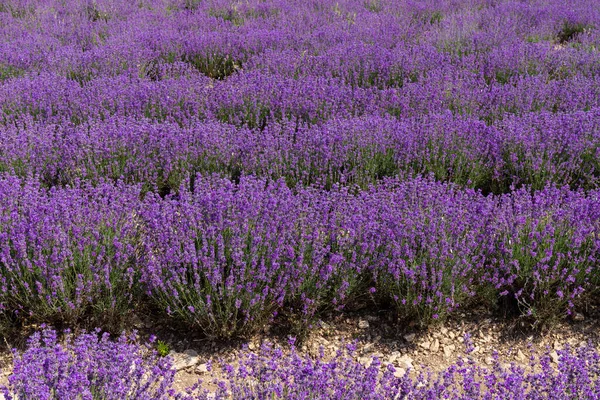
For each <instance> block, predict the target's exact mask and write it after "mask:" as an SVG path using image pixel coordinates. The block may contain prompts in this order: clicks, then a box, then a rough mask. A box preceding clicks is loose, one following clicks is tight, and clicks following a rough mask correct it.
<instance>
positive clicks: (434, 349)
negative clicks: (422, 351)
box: [429, 339, 440, 353]
mask: <svg viewBox="0 0 600 400" xmlns="http://www.w3.org/2000/svg"><path fill="white" fill-rule="evenodd" d="M439 349H440V341H439V340H437V339H435V340H434V341H433V343H431V347H430V348H429V350H431V352H432V353H437V352H438V350H439Z"/></svg>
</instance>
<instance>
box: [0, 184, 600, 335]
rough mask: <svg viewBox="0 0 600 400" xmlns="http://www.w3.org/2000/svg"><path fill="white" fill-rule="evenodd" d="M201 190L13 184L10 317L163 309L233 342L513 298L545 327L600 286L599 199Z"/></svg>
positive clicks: (6, 264)
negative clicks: (295, 327)
mask: <svg viewBox="0 0 600 400" xmlns="http://www.w3.org/2000/svg"><path fill="white" fill-rule="evenodd" d="M185 186H190V184H189V183H188V184H187V185H185ZM193 186H194V189H193V190H192V191H190V190H187V189H186V188H185V187H182V189H181V190H180V191H179V193H178V194H177V195H169V196H166V197H165V198H162V197H160V196H159V195H158V194H154V193H148V194H146V195H145V196H144V197H143V198H141V197H140V190H141V187H140V186H139V185H138V186H131V185H125V184H118V185H113V184H107V183H104V184H99V185H96V186H91V185H89V184H88V183H80V184H78V185H76V186H73V187H68V188H63V189H59V188H52V189H49V190H48V189H44V188H43V187H41V186H40V184H39V181H38V180H36V179H31V180H21V179H19V178H16V177H12V176H4V177H3V178H2V179H1V180H0V187H1V190H0V205H1V206H0V210H1V211H0V238H1V240H0V285H1V286H0V289H1V290H0V307H2V310H3V313H2V314H3V316H4V319H5V320H7V321H10V320H17V321H21V322H23V321H28V320H29V321H35V322H46V321H54V322H66V323H76V322H78V321H83V320H88V321H93V322H94V323H96V324H101V325H102V326H109V325H111V324H116V325H115V326H118V323H119V322H122V321H123V320H124V319H126V317H127V315H130V313H131V312H134V311H140V312H143V306H145V305H147V304H148V303H150V304H153V305H154V306H155V307H157V308H158V310H160V311H161V312H164V313H166V314H167V315H168V316H170V317H171V318H172V319H173V320H174V321H179V322H182V323H184V324H186V325H187V326H189V327H192V328H194V329H197V330H200V331H203V332H204V333H205V334H206V335H208V336H213V337H230V336H237V335H244V334H248V333H252V332H255V331H256V330H257V329H261V328H263V327H264V326H265V324H270V323H272V322H273V320H274V319H275V318H276V317H281V318H283V319H284V320H285V319H286V318H288V319H289V317H293V318H291V319H292V320H295V321H300V322H306V321H309V320H310V319H311V318H312V317H313V316H314V315H315V314H317V313H320V312H326V311H335V310H341V309H343V308H344V306H346V305H352V304H370V303H371V302H372V301H375V302H376V303H378V304H381V305H386V304H387V305H391V306H394V307H395V308H396V309H397V311H398V315H399V316H400V317H401V318H410V319H414V320H416V321H418V322H420V323H423V324H426V323H427V322H428V321H431V320H436V319H440V318H443V317H444V316H445V315H447V314H448V313H450V312H452V311H454V310H456V309H457V308H459V307H466V306H468V305H469V302H470V301H471V300H473V299H478V300H481V299H484V300H486V301H487V305H488V307H490V308H494V307H495V306H496V304H495V303H496V302H497V297H498V296H499V297H500V298H503V299H506V301H505V302H504V304H503V305H502V307H504V308H507V309H513V311H517V312H518V314H522V315H523V316H525V317H528V318H530V320H531V321H532V322H534V323H536V322H546V321H548V320H549V319H551V318H557V317H564V316H565V315H567V314H568V313H570V312H572V311H573V308H574V307H575V306H576V304H577V301H578V300H581V299H584V298H585V297H584V296H586V295H590V294H592V293H594V292H595V291H596V290H597V289H598V288H599V285H600V279H599V278H600V277H599V275H598V271H599V269H598V257H599V255H600V236H599V230H600V199H599V197H598V196H599V193H598V192H595V191H592V192H589V193H584V192H582V191H572V190H569V189H568V188H556V187H547V188H545V189H543V190H539V191H534V192H530V191H528V190H527V189H521V190H517V191H515V192H513V193H511V194H506V195H500V196H483V195H482V194H481V193H479V192H477V191H473V190H462V189H459V188H457V187H455V186H454V185H451V184H443V183H438V182H435V181H433V180H430V179H424V178H416V179H413V180H408V181H399V180H386V181H385V182H384V183H383V184H381V185H378V186H374V187H370V188H368V189H366V190H363V191H353V190H352V189H351V188H347V187H338V186H335V187H333V188H332V189H331V190H329V191H324V190H319V189H315V188H297V189H296V190H295V191H293V190H292V189H290V188H289V187H287V186H286V185H285V182H284V181H281V180H280V181H269V180H265V179H259V178H252V177H242V178H241V180H240V182H239V184H236V183H233V182H231V181H230V180H228V179H223V178H219V177H212V178H211V177H202V176H200V175H199V176H197V177H196V179H195V180H194V183H193ZM146 311H147V310H146Z"/></svg>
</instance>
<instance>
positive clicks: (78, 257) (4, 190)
mask: <svg viewBox="0 0 600 400" xmlns="http://www.w3.org/2000/svg"><path fill="white" fill-rule="evenodd" d="M0 188H1V189H0V288H1V290H0V308H1V309H2V310H3V312H4V313H9V314H12V315H15V316H16V317H19V318H21V319H25V320H27V319H31V320H33V321H36V322H47V321H63V322H69V323H76V322H78V321H81V320H82V319H88V320H89V322H92V323H94V324H112V323H117V324H118V323H119V322H120V321H121V320H122V318H123V316H124V313H125V314H126V313H127V311H128V310H129V309H130V307H131V302H132V301H133V299H134V297H133V296H134V295H135V291H134V289H135V285H136V280H137V278H136V277H137V275H139V271H138V264H137V262H136V254H137V253H139V248H140V244H139V235H140V224H139V222H137V221H136V213H137V212H138V211H136V210H138V209H139V201H138V200H137V196H138V194H139V187H133V186H125V185H117V186H114V185H112V184H100V185H98V186H96V187H91V186H89V185H87V184H81V185H80V186H78V187H73V188H67V189H56V188H53V189H50V190H47V189H43V188H41V187H40V186H39V183H38V182H37V180H27V181H21V180H19V179H17V178H15V177H10V176H9V177H2V178H1V179H0Z"/></svg>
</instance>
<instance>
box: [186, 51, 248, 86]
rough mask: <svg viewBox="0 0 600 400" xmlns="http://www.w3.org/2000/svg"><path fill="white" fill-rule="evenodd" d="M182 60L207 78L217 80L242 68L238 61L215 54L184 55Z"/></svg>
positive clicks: (228, 56) (227, 55)
mask: <svg viewBox="0 0 600 400" xmlns="http://www.w3.org/2000/svg"><path fill="white" fill-rule="evenodd" d="M182 59H183V61H184V62H186V63H188V64H190V65H191V66H192V67H194V68H195V69H197V70H198V71H199V72H201V73H203V74H204V75H206V76H208V77H209V78H213V79H218V80H223V79H225V78H227V77H228V76H230V75H232V74H233V73H235V72H236V71H237V70H239V69H241V67H242V63H241V61H240V60H235V59H234V58H233V57H231V56H230V55H229V54H220V53H217V52H213V53H207V54H186V55H184V56H183V58H182Z"/></svg>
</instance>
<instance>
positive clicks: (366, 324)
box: [358, 319, 369, 329]
mask: <svg viewBox="0 0 600 400" xmlns="http://www.w3.org/2000/svg"><path fill="white" fill-rule="evenodd" d="M358 327H359V328H360V329H367V328H369V321H367V320H364V319H361V320H360V321H358Z"/></svg>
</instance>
